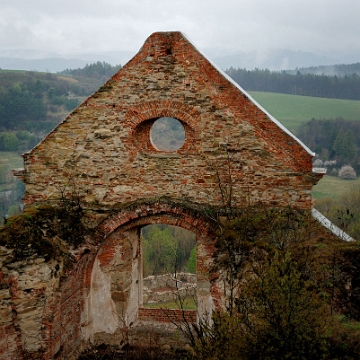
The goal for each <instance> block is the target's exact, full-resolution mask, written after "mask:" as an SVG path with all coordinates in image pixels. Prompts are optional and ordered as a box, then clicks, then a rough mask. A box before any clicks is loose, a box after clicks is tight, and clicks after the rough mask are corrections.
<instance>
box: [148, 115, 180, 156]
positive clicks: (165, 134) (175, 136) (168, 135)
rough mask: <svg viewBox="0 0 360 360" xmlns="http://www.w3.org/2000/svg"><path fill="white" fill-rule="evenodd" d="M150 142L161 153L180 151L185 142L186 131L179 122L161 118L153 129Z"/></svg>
mask: <svg viewBox="0 0 360 360" xmlns="http://www.w3.org/2000/svg"><path fill="white" fill-rule="evenodd" d="M150 141H151V144H152V145H153V146H154V148H155V149H156V150H159V151H167V152H171V151H176V150H179V149H180V148H181V147H182V146H183V145H184V142H185V129H184V127H183V125H182V124H181V122H180V121H179V120H176V119H174V118H170V117H161V118H159V119H157V120H156V121H155V122H154V124H153V125H152V127H151V130H150Z"/></svg>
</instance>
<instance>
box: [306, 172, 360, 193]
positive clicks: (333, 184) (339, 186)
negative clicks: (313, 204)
mask: <svg viewBox="0 0 360 360" xmlns="http://www.w3.org/2000/svg"><path fill="white" fill-rule="evenodd" d="M355 185H356V186H360V177H358V178H357V179H354V180H343V179H340V178H338V177H335V176H329V175H325V176H324V177H323V178H322V179H321V180H320V181H319V182H318V184H317V185H316V186H314V187H313V191H312V194H313V197H314V198H315V199H323V198H327V197H328V198H333V199H337V198H338V197H339V196H341V194H343V193H344V192H346V191H347V190H349V189H350V188H351V187H352V186H355Z"/></svg>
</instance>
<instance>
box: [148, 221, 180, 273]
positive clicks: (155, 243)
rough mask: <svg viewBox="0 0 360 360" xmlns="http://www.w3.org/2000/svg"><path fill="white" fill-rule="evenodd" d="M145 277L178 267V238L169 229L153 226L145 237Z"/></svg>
mask: <svg viewBox="0 0 360 360" xmlns="http://www.w3.org/2000/svg"><path fill="white" fill-rule="evenodd" d="M143 251H144V277H146V276H148V275H160V274H166V273H169V272H174V271H175V269H176V261H177V259H176V252H177V243H176V240H175V239H174V238H173V237H172V236H171V235H170V232H169V229H168V228H165V229H164V230H161V229H160V228H159V227H157V226H151V227H150V230H149V231H148V234H147V237H144V238H143Z"/></svg>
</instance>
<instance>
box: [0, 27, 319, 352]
mask: <svg viewBox="0 0 360 360" xmlns="http://www.w3.org/2000/svg"><path fill="white" fill-rule="evenodd" d="M164 116H167V117H173V118H176V119H178V120H179V121H180V122H181V124H182V125H183V127H184V129H185V133H186V139H185V143H184V145H183V146H182V147H181V148H180V149H178V150H177V151H172V152H164V151H158V150H157V149H155V148H154V146H153V145H152V143H151V140H150V129H151V126H152V124H153V123H154V122H155V121H156V119H158V118H159V117H164ZM24 165H25V169H24V171H18V172H17V175H19V176H21V177H22V178H23V179H24V182H25V183H26V193H25V197H24V202H25V203H26V204H27V206H26V208H25V213H24V214H23V215H21V216H22V217H23V218H24V219H25V218H26V217H28V218H27V219H28V220H29V222H28V225H27V226H29V228H31V227H32V226H33V225H34V226H35V225H36V229H37V233H36V234H37V235H38V236H35V237H34V236H33V237H31V240H30V237H29V239H27V235H26V234H25V235H24V238H23V239H22V240H21V241H22V246H25V248H26V247H27V246H29V254H30V255H28V256H22V257H21V258H18V257H17V256H15V255H14V250H16V246H17V244H18V243H17V241H18V237H17V235H16V233H13V234H12V235H9V237H8V238H7V239H5V240H4V239H3V238H2V237H1V234H3V233H2V231H0V245H2V246H3V247H2V248H1V249H0V265H1V272H0V284H1V288H0V315H1V317H0V334H1V335H2V336H1V337H0V357H3V358H25V357H26V356H27V355H28V354H30V356H31V357H32V358H33V359H35V358H39V359H53V358H58V359H76V358H77V356H78V354H79V352H80V351H82V350H83V349H85V348H86V347H88V346H91V345H92V344H96V343H101V342H105V343H107V344H116V345H118V346H121V345H124V344H125V343H126V341H129V339H130V338H131V339H132V341H136V342H137V343H140V344H143V343H144V342H145V340H144V339H146V338H147V337H148V336H150V335H151V334H152V333H153V331H155V332H156V333H157V334H158V335H159V334H160V335H159V336H158V339H159V341H170V340H171V339H170V338H171V336H172V335H171V334H172V331H173V330H174V329H171V326H170V325H171V324H167V325H166V326H165V327H159V326H157V325H156V324H153V323H152V322H155V323H156V320H157V319H159V317H158V315H159V313H152V312H150V311H148V312H147V311H146V310H144V309H142V308H141V301H142V300H141V299H142V269H141V267H142V263H141V242H140V238H139V231H140V228H141V227H142V226H145V225H148V224H154V223H165V224H169V225H175V226H180V227H183V228H185V229H187V230H191V231H193V232H195V233H196V235H197V302H198V309H197V312H198V314H199V316H205V315H206V316H209V314H211V312H212V311H213V310H214V309H215V308H221V307H222V306H223V303H224V293H223V291H222V285H221V282H220V281H219V279H218V278H217V274H214V273H211V271H210V270H211V264H212V262H213V260H214V257H213V256H214V255H213V254H214V251H215V239H216V230H215V228H214V227H213V223H212V221H211V219H210V218H211V216H208V215H206V214H209V213H207V211H208V210H209V209H210V208H212V207H213V206H220V207H223V206H225V205H228V201H229V199H230V194H231V200H232V205H233V206H238V207H241V206H244V205H245V206H247V205H248V204H249V200H250V201H251V203H253V204H257V203H262V204H265V205H275V206H289V205H290V206H292V207H294V208H299V209H307V210H310V209H311V208H312V198H311V192H310V191H311V188H312V186H313V185H314V184H315V183H316V182H317V181H318V179H319V178H320V175H318V174H316V173H313V172H312V154H311V153H310V152H309V151H308V149H306V148H305V147H304V146H302V144H301V143H300V142H299V141H298V140H297V139H296V138H294V137H293V136H291V135H290V134H289V133H288V132H286V131H284V129H283V128H282V127H281V126H279V125H278V124H277V123H276V121H274V119H272V118H271V117H270V116H269V115H268V114H266V113H265V112H264V111H263V110H262V109H261V108H259V107H258V106H257V105H256V104H255V103H254V102H253V101H252V100H251V99H250V98H249V97H248V95H247V94H246V93H244V92H243V91H242V90H241V89H239V88H238V87H237V86H235V85H234V84H233V83H231V82H230V81H229V80H228V79H226V77H224V75H223V74H221V72H220V71H219V70H218V69H216V68H215V67H214V66H213V65H212V64H211V63H210V62H209V61H208V60H207V59H206V58H204V57H203V55H202V54H201V53H199V52H198V51H197V50H196V49H195V48H194V46H193V45H192V44H191V43H190V42H189V41H188V40H187V39H186V38H185V37H184V36H183V35H182V34H181V33H155V34H153V35H152V36H150V37H149V39H148V40H147V41H146V42H145V44H144V46H143V47H142V49H141V50H140V51H139V53H138V54H137V55H136V56H135V57H134V58H133V59H132V60H131V61H130V62H129V63H128V64H126V66H124V68H122V69H121V70H120V71H119V72H118V73H117V74H116V75H114V76H113V77H112V78H111V79H110V80H109V81H108V82H107V83H106V84H105V85H104V86H103V87H102V88H100V89H99V90H98V91H97V92H96V93H95V94H94V95H92V96H91V97H89V98H88V99H87V100H86V101H85V102H84V103H83V104H81V106H79V107H78V108H77V109H76V110H74V111H73V112H72V113H71V114H70V115H69V117H68V118H67V119H65V121H64V122H63V123H61V124H60V125H59V126H58V127H57V128H56V129H55V130H54V131H52V132H51V133H50V134H49V135H48V136H47V137H46V138H45V139H44V140H43V141H42V142H41V143H40V144H39V145H38V146H37V147H35V148H34V149H33V150H32V151H30V152H29V153H28V154H25V155H24ZM219 185H220V186H219ZM220 188H221V189H222V190H223V192H221V191H220ZM69 198H70V199H71V200H72V201H73V202H74V203H75V205H76V204H77V205H79V204H81V211H83V212H84V214H85V215H84V217H83V218H81V219H80V220H79V221H78V222H76V221H75V224H73V226H75V227H73V228H72V229H73V231H70V232H69V231H66V226H65V229H63V230H65V231H60V230H61V225H62V224H64V221H65V220H64V218H63V217H61V211H60V212H59V208H58V206H60V205H61V202H63V205H64V199H69ZM59 203H60V205H59ZM42 205H46V206H47V207H49V208H50V211H51V209H53V211H54V212H56V213H57V214H58V216H57V217H55V218H54V219H52V220H51V222H49V221H48V220H46V221H35V217H33V216H35V215H32V214H30V213H29V211H30V209H32V206H33V207H34V208H35V209H38V208H40V207H41V206H42ZM65 205H66V204H65ZM67 206H68V205H67ZM79 209H80V208H79ZM55 210H56V211H55ZM65 210H66V209H65ZM65 210H64V211H65ZM75 210H76V207H75ZM26 211H28V213H27V212H26ZM48 214H50V213H48ZM72 215H77V213H76V212H74V213H71V214H70V216H69V219H68V220H67V221H70V220H71V218H72ZM45 219H47V217H46V216H45ZM9 223H10V221H9ZM70 223H71V221H70ZM8 225H9V224H7V226H8ZM77 225H79V226H77ZM80 225H81V226H80ZM80 227H81V229H85V230H86V232H85V234H81V233H79V234H78V232H77V231H78V228H80ZM6 229H7V228H6V227H5V230H4V231H5V237H6V231H7V230H6ZM66 233H67V237H66V236H65V237H64V236H63V235H64V234H66ZM74 234H75V236H74ZM83 235H84V236H83ZM62 236H63V237H62ZM77 236H79V238H78V239H77ZM38 238H39V239H43V240H46V241H45V243H46V244H48V248H47V250H46V249H45V250H41V247H37V248H34V246H33V245H36V246H38V245H39V244H38V240H36V239H38ZM69 238H71V241H69ZM27 241H28V244H27ZM24 244H25V245H24ZM31 249H33V250H32V251H30V250H31ZM48 250H49V251H48ZM50 250H51V251H50ZM173 316H175V317H176V316H178V314H177V313H176V312H174V314H173ZM188 316H189V318H190V319H193V320H194V318H195V317H196V316H195V317H194V313H189V314H188ZM149 322H150V323H149ZM151 326H152V327H151ZM150 329H152V330H150ZM130 335H131V336H130ZM175 338H177V337H174V338H173V340H174V339H175ZM173 340H171V341H173Z"/></svg>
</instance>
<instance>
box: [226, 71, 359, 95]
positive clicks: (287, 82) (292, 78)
mask: <svg viewBox="0 0 360 360" xmlns="http://www.w3.org/2000/svg"><path fill="white" fill-rule="evenodd" d="M226 72H227V74H228V75H229V76H231V77H232V78H233V79H234V80H235V81H236V82H237V83H238V84H240V85H241V86H242V87H243V88H244V89H245V90H247V91H264V92H275V93H283V94H292V95H304V96H314V97H322V98H334V99H349V100H360V75H359V74H356V73H352V74H346V75H345V76H343V77H340V76H325V75H314V74H309V73H304V74H303V73H301V72H300V71H297V73H296V74H295V75H293V74H289V73H287V72H285V71H282V72H277V71H270V70H260V69H256V70H246V69H233V68H230V69H228V70H227V71H226Z"/></svg>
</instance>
